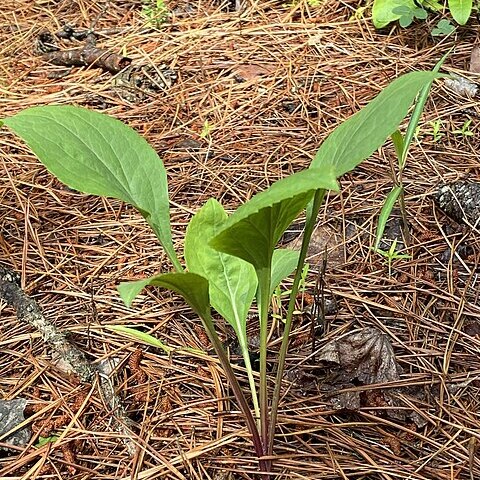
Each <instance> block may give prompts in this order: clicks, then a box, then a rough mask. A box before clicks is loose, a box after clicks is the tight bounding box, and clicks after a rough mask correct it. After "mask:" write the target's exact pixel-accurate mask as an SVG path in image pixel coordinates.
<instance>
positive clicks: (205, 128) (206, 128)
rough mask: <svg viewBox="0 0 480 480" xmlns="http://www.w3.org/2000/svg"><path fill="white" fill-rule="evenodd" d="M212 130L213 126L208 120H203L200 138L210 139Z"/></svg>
mask: <svg viewBox="0 0 480 480" xmlns="http://www.w3.org/2000/svg"><path fill="white" fill-rule="evenodd" d="M213 128H214V127H213V125H212V124H211V123H210V122H209V121H208V120H205V121H204V122H203V125H202V131H201V132H200V138H210V135H211V133H212V131H213Z"/></svg>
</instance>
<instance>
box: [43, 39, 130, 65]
mask: <svg viewBox="0 0 480 480" xmlns="http://www.w3.org/2000/svg"><path fill="white" fill-rule="evenodd" d="M87 38H88V37H87ZM43 58H44V59H45V60H47V61H48V62H50V63H52V64H54V65H61V66H64V67H88V66H91V67H94V68H101V69H103V70H107V71H109V72H111V73H118V72H120V71H121V70H123V69H124V68H125V67H128V65H130V63H131V62H132V60H131V59H130V58H127V57H123V56H122V55H117V54H116V53H112V52H110V51H108V50H105V49H103V48H97V47H95V46H94V45H92V44H91V42H87V43H86V45H85V46H84V47H81V48H72V49H70V50H57V51H55V52H48V53H45V54H44V55H43Z"/></svg>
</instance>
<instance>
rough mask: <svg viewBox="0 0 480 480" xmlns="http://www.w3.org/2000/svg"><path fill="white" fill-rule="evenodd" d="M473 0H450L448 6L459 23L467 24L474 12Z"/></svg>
mask: <svg viewBox="0 0 480 480" xmlns="http://www.w3.org/2000/svg"><path fill="white" fill-rule="evenodd" d="M472 7H473V2H472V0H448V8H449V9H450V13H451V14H452V17H453V19H454V20H455V21H456V22H457V23H458V24H459V25H465V24H466V23H467V22H468V19H469V18H470V14H471V13H472Z"/></svg>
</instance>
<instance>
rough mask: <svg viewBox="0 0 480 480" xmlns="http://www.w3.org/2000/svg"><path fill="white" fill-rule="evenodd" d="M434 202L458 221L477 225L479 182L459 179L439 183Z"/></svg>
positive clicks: (479, 197)
mask: <svg viewBox="0 0 480 480" xmlns="http://www.w3.org/2000/svg"><path fill="white" fill-rule="evenodd" d="M435 202H436V203H437V205H438V206H439V207H440V208H441V209H442V210H443V211H444V212H445V213H446V214H447V215H448V216H449V217H451V218H453V219H454V220H455V221H457V222H458V223H463V224H467V225H469V226H471V227H474V228H476V227H478V223H479V219H480V183H476V182H465V181H459V182H454V183H450V184H447V185H441V186H440V187H439V189H438V191H437V193H436V195H435Z"/></svg>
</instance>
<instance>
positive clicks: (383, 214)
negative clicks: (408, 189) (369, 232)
mask: <svg viewBox="0 0 480 480" xmlns="http://www.w3.org/2000/svg"><path fill="white" fill-rule="evenodd" d="M402 190H403V189H402V187H401V186H400V185H397V186H396V187H394V188H392V190H390V193H389V194H388V195H387V197H386V198H385V202H384V204H383V207H382V210H381V211H380V215H379V217H378V225H377V234H376V238H375V247H374V250H378V246H379V245H380V242H381V241H382V237H383V232H384V231H385V227H386V225H387V222H388V219H389V218H390V215H391V213H392V210H393V207H394V205H395V202H396V201H397V200H398V197H399V196H400V194H401V193H402Z"/></svg>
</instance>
